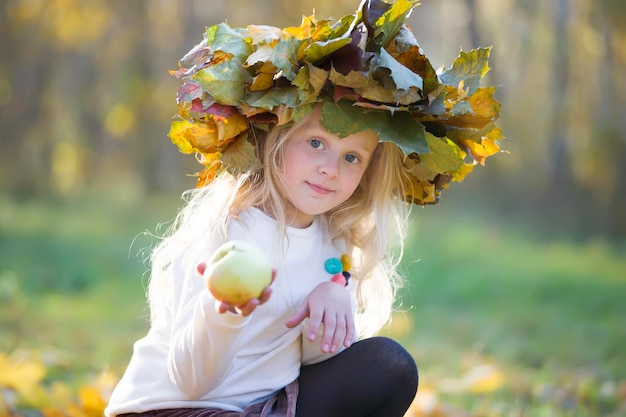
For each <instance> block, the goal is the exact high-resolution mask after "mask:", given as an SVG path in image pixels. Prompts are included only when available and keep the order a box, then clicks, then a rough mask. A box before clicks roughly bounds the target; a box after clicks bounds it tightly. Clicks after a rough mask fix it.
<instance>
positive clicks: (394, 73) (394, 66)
mask: <svg viewBox="0 0 626 417" xmlns="http://www.w3.org/2000/svg"><path fill="white" fill-rule="evenodd" d="M375 65H376V66H377V67H379V68H387V69H388V70H389V76H390V77H391V79H392V80H393V82H394V84H395V85H396V88H398V89H400V90H407V91H408V90H409V89H411V88H412V87H414V88H417V89H419V90H422V88H423V87H424V81H423V80H422V77H420V76H419V75H417V74H416V73H414V72H413V71H411V70H410V69H408V68H407V67H405V66H404V65H402V64H400V63H399V62H398V61H397V60H396V59H395V58H394V57H392V56H391V55H389V53H388V52H387V51H385V50H384V49H382V48H381V50H380V55H379V58H378V61H377V62H376V64H375Z"/></svg>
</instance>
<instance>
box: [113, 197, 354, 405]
mask: <svg viewBox="0 0 626 417" xmlns="http://www.w3.org/2000/svg"><path fill="white" fill-rule="evenodd" d="M277 232H278V231H277V225H276V222H275V221H274V220H273V219H271V218H270V217H268V216H267V215H265V214H264V213H263V212H261V211H260V210H258V209H255V208H252V209H249V210H247V211H246V212H244V213H243V214H242V215H240V216H239V217H238V219H236V220H233V222H232V225H231V229H230V232H229V238H230V239H231V240H234V239H243V240H247V241H250V242H253V243H255V244H256V245H258V247H260V248H261V249H262V250H263V251H264V252H265V253H266V255H267V256H268V257H269V259H270V260H271V261H272V264H273V266H274V267H275V268H276V269H277V274H276V279H275V281H274V283H273V284H272V288H273V293H272V296H271V298H270V300H269V301H268V302H267V303H265V304H263V305H261V306H259V307H258V308H257V309H256V310H255V311H254V313H253V314H252V315H250V316H249V317H241V316H239V315H236V314H231V313H226V314H218V313H217V312H216V311H215V302H214V300H213V299H212V297H211V295H210V293H209V292H208V290H207V289H206V287H205V285H204V280H203V278H202V277H201V276H200V275H199V274H198V272H196V269H195V266H194V265H187V266H183V265H182V264H181V262H180V261H174V264H173V277H174V279H173V280H172V281H173V283H172V284H173V285H172V288H171V289H170V293H171V297H170V300H171V301H170V302H169V303H168V305H167V308H164V309H163V310H162V312H161V313H160V314H159V315H158V316H157V317H156V318H155V319H154V320H153V322H152V326H151V328H150V330H149V332H148V334H147V335H146V336H145V337H144V338H142V339H140V340H139V341H137V342H136V343H135V346H134V352H133V355H132V358H131V360H130V364H129V365H128V368H127V370H126V372H125V374H124V375H123V377H122V379H121V381H120V382H119V384H118V385H117V387H116V388H115V390H114V391H113V394H112V395H111V398H110V401H109V404H108V407H107V409H106V410H105V415H106V416H108V417H112V416H115V415H117V414H122V413H129V412H142V411H147V410H155V409H165V408H211V407H213V408H219V409H224V410H233V411H241V410H242V409H243V408H245V407H246V406H248V405H250V404H253V403H256V402H258V401H262V400H265V399H267V398H269V397H270V396H271V395H272V394H273V393H275V392H276V391H277V390H279V389H281V388H283V387H284V386H286V385H287V384H289V383H290V382H291V381H293V380H294V379H296V378H297V377H298V374H299V369H300V366H301V365H302V364H305V365H307V364H312V363H316V362H320V361H322V360H325V359H327V358H329V357H331V355H329V354H324V353H322V352H321V351H320V346H319V343H320V337H318V338H317V340H316V341H315V342H313V343H311V342H309V341H308V340H307V339H306V337H302V333H303V331H306V325H307V321H305V323H303V324H301V325H300V326H298V327H296V328H294V329H289V328H287V327H286V326H285V321H286V320H287V319H288V318H289V317H290V316H291V314H292V313H293V310H294V309H295V308H297V307H298V306H299V305H300V303H302V301H303V300H304V299H305V297H306V296H307V295H308V294H309V292H310V291H311V290H312V289H313V288H314V287H315V286H316V285H318V284H319V283H321V282H324V281H328V280H329V279H330V278H331V276H330V274H328V273H327V272H326V271H325V269H324V262H325V261H326V260H327V259H329V258H331V257H340V256H341V253H342V252H341V249H340V248H338V247H337V246H335V245H333V244H332V242H331V241H330V238H329V234H328V227H327V225H326V222H325V221H324V219H323V218H321V217H319V218H317V219H316V220H315V221H314V222H313V224H312V225H311V226H309V227H308V228H305V229H296V228H288V229H287V236H286V237H285V239H286V240H285V241H284V244H283V245H282V246H283V248H282V249H281V248H280V246H281V245H280V242H281V240H280V239H277ZM354 304H355V303H354V301H353V308H354Z"/></svg>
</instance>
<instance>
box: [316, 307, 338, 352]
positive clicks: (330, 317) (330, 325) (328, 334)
mask: <svg viewBox="0 0 626 417" xmlns="http://www.w3.org/2000/svg"><path fill="white" fill-rule="evenodd" d="M336 327H337V317H336V316H335V314H329V313H328V312H326V313H325V314H324V333H323V334H322V341H321V342H320V349H321V350H322V352H324V353H329V352H330V348H331V343H332V342H333V338H334V334H335V329H336Z"/></svg>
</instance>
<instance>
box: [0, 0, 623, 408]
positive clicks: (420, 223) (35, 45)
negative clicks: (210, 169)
mask: <svg viewBox="0 0 626 417" xmlns="http://www.w3.org/2000/svg"><path fill="white" fill-rule="evenodd" d="M357 6H358V0H300V1H296V0H230V1H226V0H178V1H169V0H4V1H2V2H1V3H0V39H1V40H0V303H1V305H0V328H1V330H0V388H2V391H1V392H2V393H3V394H2V395H0V416H4V415H11V416H15V415H19V414H16V410H24V409H41V410H44V409H45V407H48V408H49V407H51V406H57V407H60V408H61V409H63V408H65V409H67V408H68V407H70V405H71V406H72V407H74V406H76V404H75V402H76V400H75V397H73V396H72V395H71V394H69V393H68V392H66V391H67V390H66V391H64V390H63V389H61V388H59V387H60V385H55V384H56V383H57V382H58V381H62V382H63V384H66V385H62V386H68V387H73V388H72V389H75V390H79V389H81V391H80V396H79V398H80V401H79V402H80V404H81V405H80V407H82V408H81V410H82V411H81V412H82V413H83V414H80V413H79V412H78V411H75V412H74V413H73V414H71V415H74V416H77V415H99V414H98V412H99V411H101V408H102V407H103V402H104V401H106V398H107V392H108V391H107V390H108V389H110V387H111V386H112V385H113V384H114V381H115V380H116V378H117V377H119V375H120V374H121V372H122V371H123V369H124V366H125V364H126V361H127V360H128V357H129V355H130V351H131V347H132V343H133V342H134V340H135V339H136V338H138V337H140V336H141V335H142V334H143V333H144V332H145V330H146V328H147V324H146V316H147V314H146V311H145V309H144V304H143V302H144V301H143V283H145V279H146V275H145V265H143V264H142V263H141V259H140V257H141V253H142V250H141V248H142V247H145V246H149V245H150V244H152V243H153V241H152V240H151V239H150V234H147V235H142V232H143V231H144V230H148V231H150V232H152V231H154V230H155V227H156V225H157V223H159V222H166V221H167V220H168V219H171V218H172V217H173V215H174V213H175V210H176V209H177V207H179V206H180V205H181V204H182V203H181V200H180V194H181V193H182V191H183V190H185V189H187V188H191V187H193V185H194V178H192V177H190V176H188V175H186V174H191V173H194V172H196V171H197V170H198V167H199V166H198V165H197V163H196V162H195V161H194V160H193V158H192V157H190V156H185V155H182V154H180V153H179V152H178V151H177V149H176V147H175V146H174V145H172V144H171V143H170V141H169V139H168V138H167V136H166V135H167V132H168V130H169V124H170V119H171V117H172V116H173V115H174V114H175V113H176V112H177V108H176V103H175V95H176V89H177V87H178V80H176V79H175V78H174V77H172V76H170V75H169V73H168V70H171V69H176V68H177V62H178V60H179V59H180V58H181V57H182V56H183V55H184V54H185V53H186V52H187V51H188V50H189V49H191V48H192V47H193V46H194V45H195V44H197V43H198V42H200V40H201V39H202V34H203V32H204V30H205V28H206V27H207V26H210V25H213V24H216V23H219V22H221V21H224V20H228V22H229V23H230V25H231V26H243V25H247V24H250V23H255V24H268V25H274V26H280V27H284V26H296V25H299V24H300V21H301V18H302V16H303V15H310V14H311V13H312V12H313V10H315V14H316V16H317V17H318V19H325V18H339V17H341V16H343V15H345V14H349V13H352V12H353V11H354V10H355V9H356V7H357ZM408 24H409V26H410V27H411V29H412V30H413V32H414V34H415V35H416V38H417V40H418V42H419V43H420V45H421V47H422V49H423V50H424V52H425V53H426V55H427V56H428V57H429V58H430V61H431V62H432V64H433V65H434V66H435V67H438V66H446V67H448V66H450V65H451V64H452V62H453V60H454V59H455V58H456V56H457V55H458V53H459V51H460V50H464V51H469V50H470V49H472V48H474V47H479V46H488V45H493V50H492V55H491V60H490V66H491V67H492V68H493V69H492V71H490V72H489V73H488V74H487V78H488V79H489V80H488V81H489V84H495V85H498V86H500V87H499V89H498V91H497V93H496V97H497V98H498V100H499V101H501V102H502V104H503V111H502V117H501V119H500V121H499V123H498V124H499V126H500V127H501V128H502V130H503V132H504V135H505V136H506V137H507V139H506V140H504V141H502V142H501V146H502V148H503V149H504V150H506V151H507V152H506V153H501V154H498V155H496V156H493V157H491V158H489V159H488V161H487V163H486V167H477V168H476V169H475V170H474V172H473V173H472V174H470V175H469V176H468V178H467V179H466V180H465V182H464V183H463V184H452V185H451V186H450V189H449V190H447V191H444V192H443V195H442V200H441V201H440V203H439V204H438V205H437V206H431V207H426V208H424V209H423V210H421V209H420V210H418V213H417V215H416V217H417V218H418V219H417V221H416V224H417V226H416V228H415V230H416V233H415V235H414V236H411V237H410V242H409V244H410V245H409V249H408V250H407V256H408V258H409V261H408V262H407V263H406V268H407V270H408V271H409V272H410V273H411V276H412V277H413V279H412V282H411V284H410V285H409V287H408V289H407V290H406V292H405V293H404V297H405V299H404V302H403V305H404V306H406V307H408V308H407V309H406V311H404V312H400V313H399V314H398V320H396V321H395V322H394V323H395V324H394V325H393V326H392V327H391V328H390V329H389V332H391V333H393V334H394V335H395V336H397V337H398V338H400V339H402V340H403V341H404V342H405V344H406V345H407V346H408V347H409V349H411V351H412V352H414V354H415V356H416V357H417V358H418V363H420V365H423V366H422V367H421V368H420V369H421V370H422V389H421V392H422V394H421V395H422V397H421V399H420V401H418V402H417V403H416V404H417V405H416V406H415V407H414V408H413V409H412V413H413V414H411V415H415V416H427V415H428V416H439V417H442V416H456V417H461V416H470V415H472V416H483V415H484V416H500V415H502V416H504V415H507V416H513V415H515V416H522V415H524V416H527V415H530V416H535V415H536V416H539V415H541V416H557V415H559V416H560V415H563V416H574V415H576V416H587V415H588V416H605V415H606V416H608V415H611V416H613V415H614V416H618V415H624V414H621V413H626V354H625V353H624V348H623V347H624V345H625V344H626V325H625V322H624V319H625V318H626V307H625V306H624V301H623V300H624V299H625V298H626V117H625V116H626V77H625V68H626V2H624V1H622V0H595V1H592V0H552V1H541V0H423V1H422V4H421V5H420V6H419V7H417V9H416V10H415V11H414V12H413V14H412V15H411V17H410V19H409V21H408ZM136 238H137V240H138V241H140V242H133V241H134V239H136ZM144 238H147V242H146V241H145V239H144ZM137 252H139V255H140V256H139V257H138V256H136V255H137ZM413 258H415V259H420V260H421V261H420V262H413V261H412V259H413ZM103 370H106V372H105V371H103ZM466 371H467V372H469V373H468V374H463V372H466ZM19 375H21V376H19ZM24 375H27V377H25V376H24ZM451 378H452V379H451ZM472 378H473V379H472ZM96 380H97V381H98V382H97V383H96V382H93V381H96ZM16 381H18V382H16ZM85 381H91V382H85ZM86 384H92V385H94V384H95V385H94V386H96V387H98V390H99V391H97V392H99V393H100V394H99V396H98V395H95V396H94V395H91V394H90V391H89V390H86V391H85V390H84V389H82V388H80V387H83V388H84V387H85V386H86ZM3 387H4V388H3ZM7 388H8V389H9V391H11V392H13V391H15V392H17V394H18V395H17V396H14V395H11V396H8V394H7V392H9V391H8V390H7ZM459 392H465V393H466V394H467V395H466V396H461V397H458V396H455V395H454V394H458V393H459ZM33 393H35V394H33ZM446 393H447V394H446ZM485 394H489V395H490V396H488V397H484V396H481V395H485ZM440 395H449V396H448V397H440ZM450 395H451V396H450ZM418 397H419V396H418ZM442 398H443V399H442ZM451 404H452V406H453V408H450V407H449V406H450V405H451ZM94 410H95V411H94ZM462 410H465V411H462ZM514 411H515V412H514ZM3 412H4V413H5V414H3ZM90 413H92V414H90ZM42 414H44V415H60V414H46V413H45V412H42ZM29 415H30V414H29ZM68 415H69V414H68Z"/></svg>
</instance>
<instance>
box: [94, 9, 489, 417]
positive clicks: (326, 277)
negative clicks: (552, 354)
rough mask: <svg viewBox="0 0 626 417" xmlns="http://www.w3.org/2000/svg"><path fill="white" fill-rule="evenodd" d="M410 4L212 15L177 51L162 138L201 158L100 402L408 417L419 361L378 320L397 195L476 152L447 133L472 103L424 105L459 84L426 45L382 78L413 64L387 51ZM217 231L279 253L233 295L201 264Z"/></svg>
mask: <svg viewBox="0 0 626 417" xmlns="http://www.w3.org/2000/svg"><path fill="white" fill-rule="evenodd" d="M414 3H415V2H411V1H408V0H406V1H399V2H396V3H395V4H394V5H388V4H386V3H383V2H382V1H380V2H377V1H366V2H364V4H363V7H362V8H361V10H360V11H359V12H358V13H356V14H355V15H353V16H346V17H344V18H342V19H341V20H340V21H339V23H338V24H336V25H334V26H331V25H330V24H329V22H316V21H315V20H314V19H313V17H310V18H305V20H304V21H303V24H302V26H300V27H299V28H287V29H284V30H280V29H276V28H270V27H265V26H264V27H261V26H249V27H248V28H244V29H232V28H230V27H228V26H227V25H225V24H221V25H217V26H214V27H211V28H208V29H207V33H206V35H205V39H204V41H203V42H202V43H201V44H200V45H198V46H197V47H196V48H194V49H193V50H192V51H190V53H189V54H188V55H187V56H186V57H185V58H183V60H182V61H181V67H182V66H183V65H185V66H186V68H184V67H183V68H182V69H181V70H180V71H179V72H177V73H176V74H175V75H177V76H179V77H181V78H183V79H184V80H185V82H184V83H183V86H182V87H181V88H180V90H179V94H178V102H179V107H180V116H181V118H180V120H177V121H175V122H174V123H173V124H172V130H171V131H170V137H171V138H172V140H173V141H174V142H175V143H176V144H177V145H178V146H179V147H180V148H181V150H183V151H184V152H196V153H198V154H199V155H200V161H201V162H202V163H203V164H204V165H205V169H204V171H203V172H202V173H201V174H200V179H199V185H200V187H199V188H197V189H196V190H194V191H191V192H189V194H188V197H189V199H188V201H187V203H186V205H185V207H183V209H182V210H181V212H180V213H179V215H178V217H177V220H176V222H175V224H174V226H173V227H172V228H171V230H170V233H169V234H168V235H167V236H166V237H165V238H164V239H163V240H162V241H161V242H160V244H159V245H158V246H157V247H156V248H155V250H154V252H153V254H152V259H151V260H152V265H151V266H152V273H151V281H150V287H149V299H150V308H151V328H150V331H149V332H148V334H147V335H146V336H145V337H144V338H143V339H141V340H139V341H138V342H137V343H136V344H135V348H134V354H133V356H132V359H131V361H130V364H129V366H128V368H127V371H126V373H125V374H124V376H123V378H122V379H121V381H120V382H119V384H118V386H117V387H116V389H115V390H114V392H113V394H112V396H111V398H110V402H109V405H108V407H107V409H106V412H105V413H106V415H107V416H110V417H112V416H119V415H133V416H160V417H166V416H180V417H182V416H197V417H200V416H202V417H218V416H221V417H235V416H248V417H250V416H259V417H261V416H263V417H269V416H276V417H278V416H280V417H284V416H290V417H293V416H298V417H306V416H315V417H320V416H323V417H333V416H337V417H349V416H363V417H364V416H385V417H394V416H397V417H401V416H403V415H404V413H405V412H406V410H407V409H408V407H409V405H410V403H411V402H412V400H413V398H414V396H415V393H416V390H417V383H418V376H417V368H416V366H415V363H414V361H413V359H412V357H411V355H410V354H409V353H408V352H407V351H406V350H405V349H403V348H402V347H401V346H400V345H399V344H397V343H396V342H394V341H392V340H391V339H388V338H384V337H373V335H374V334H375V333H376V332H377V331H378V330H379V329H380V328H381V327H382V326H383V325H384V324H385V323H386V322H387V321H388V320H389V317H390V312H391V308H392V303H393V301H394V295H395V290H396V288H397V286H398V284H399V282H400V278H399V276H398V275H397V273H396V270H395V269H396V266H397V264H398V261H399V259H400V257H401V255H402V241H403V238H404V235H405V232H406V225H407V224H408V216H409V211H410V204H407V201H408V202H415V203H420V204H425V203H429V202H434V201H435V197H436V196H437V195H438V193H439V192H440V190H441V188H442V187H443V185H444V184H445V183H446V179H447V180H449V178H453V177H454V176H455V175H457V179H458V177H459V175H461V174H460V173H461V172H462V171H463V170H465V172H467V169H466V168H464V166H465V165H468V164H467V162H466V160H467V159H468V158H471V157H472V156H475V155H474V154H471V155H470V154H469V153H467V154H466V153H463V152H462V151H461V149H460V147H459V145H458V144H457V143H456V142H454V141H452V140H450V139H449V138H447V137H446V136H445V133H446V132H447V128H448V127H449V126H452V127H454V129H457V130H456V131H457V132H458V130H459V129H463V126H465V125H467V122H468V121H471V117H469V118H468V117H465V118H464V119H463V120H459V121H458V123H456V122H455V119H454V116H453V115H450V114H448V112H449V109H445V108H444V109H443V110H441V111H443V112H444V113H445V114H444V113H442V114H437V113H435V112H434V111H431V112H430V114H428V111H427V110H425V109H427V108H428V107H429V106H428V104H429V102H430V101H431V100H432V102H435V101H436V97H437V95H436V94H432V93H433V92H435V91H436V90H437V89H438V90H440V92H441V94H444V95H447V97H452V98H454V97H453V94H454V93H449V92H446V89H445V84H443V83H441V84H439V81H438V79H437V76H436V75H435V74H434V72H432V73H431V72H430V70H428V69H426V70H424V68H425V64H426V63H427V62H428V61H427V60H425V57H423V55H421V53H420V54H419V55H416V56H415V57H414V58H415V59H414V60H418V61H419V63H418V65H417V66H418V67H419V69H417V68H416V69H411V72H412V73H413V74H414V75H415V76H416V77H417V74H422V75H420V76H419V78H420V80H421V82H418V83H417V84H415V85H411V86H409V85H404V84H403V85H402V87H403V90H404V92H402V91H400V90H399V87H398V85H397V84H398V83H400V78H397V79H396V80H395V81H394V76H396V75H398V74H399V72H402V71H403V70H401V69H400V67H402V68H407V67H405V66H404V64H401V63H400V62H405V63H407V65H408V62H409V61H408V60H406V59H402V58H401V54H398V52H399V51H400V50H403V51H405V52H406V51H407V49H406V48H405V47H406V46H411V45H413V44H414V41H412V40H411V39H410V38H409V39H408V41H407V39H406V35H407V30H406V28H405V26H403V25H402V23H403V21H404V19H405V18H406V16H407V15H408V13H409V12H410V10H411V9H412V8H413V7H414V5H415V4H414ZM389 27H395V29H394V30H391V31H389V30H388V28H389ZM401 35H402V36H401ZM418 49H419V48H418ZM388 50H389V51H392V52H393V53H394V54H395V58H394V56H392V55H390V54H389V52H387V51H388ZM285 57H289V59H284V58H285ZM390 59H395V60H396V62H397V66H398V67H396V65H395V64H393V65H392V64H391V60H390ZM373 61H376V62H378V64H376V65H374V64H373ZM381 62H387V64H385V65H386V66H385V67H381V66H380V64H381ZM388 67H391V68H388ZM382 68H386V69H389V70H390V71H389V72H388V73H385V72H384V71H381V69H382ZM408 68H411V67H410V66H409V67H408ZM336 69H341V71H343V72H342V73H340V72H338V70H336ZM357 72H358V74H360V76H359V77H360V78H358V77H357V75H358V74H357ZM348 74H351V76H349V75H348ZM407 75H408V74H404V77H403V78H405V79H406V78H407ZM414 79H415V80H417V78H415V77H414ZM368 80H369V81H368ZM374 80H376V83H377V84H375V83H374V82H373V81H374ZM435 83H437V84H435ZM390 88H391V89H390ZM455 91H456V90H455ZM470 93H471V94H468V93H467V92H466V93H464V94H463V97H462V98H459V99H458V100H459V101H463V100H465V99H466V98H468V97H469V98H471V97H472V95H473V93H474V92H470ZM429 94H431V95H432V97H430V98H429ZM374 97H378V100H374ZM383 98H387V99H389V101H390V102H391V101H393V102H394V103H395V104H393V105H392V104H389V103H385V102H384V101H383V100H382V99H383ZM483 99H484V97H483ZM403 102H404V103H405V104H402V103H403ZM346 103H348V105H346ZM424 106H425V107H424ZM395 113H402V114H403V115H400V116H399V115H397V114H395ZM446 115H447V119H446V123H447V124H445V125H444V124H442V125H441V126H439V125H437V124H436V123H434V122H433V120H435V119H436V118H437V117H442V116H446ZM405 116H406V117H405ZM420 117H425V118H427V120H426V119H424V120H426V122H423V120H422V119H420ZM427 122H430V123H431V124H430V125H429V124H427ZM461 122H462V123H461ZM457 125H458V126H457ZM426 127H428V129H429V130H432V131H434V132H443V133H444V135H443V136H434V134H432V133H430V132H427V130H426ZM472 128H474V127H472ZM394 132H395V133H394ZM492 138H493V135H492ZM434 141H438V142H434ZM478 143H479V144H480V143H481V142H480V140H479V141H478ZM448 148H450V149H451V150H452V151H454V152H452V151H451V150H449V149H448ZM418 151H419V152H421V153H418ZM428 154H430V155H432V156H433V157H434V158H435V159H436V160H433V159H431V160H430V162H429V157H428V156H427V155H428ZM454 155H457V157H458V159H459V161H460V162H459V163H458V164H457V165H456V166H452V165H454V164H451V163H450V159H453V156H454ZM444 156H445V157H446V158H447V162H445V163H444V162H440V161H439V159H443V158H442V157H444ZM446 164H447V165H446ZM230 240H246V241H248V242H251V243H252V244H254V245H256V246H258V247H259V248H260V249H262V250H263V251H264V253H265V254H266V255H267V257H268V258H269V259H270V261H271V263H272V265H273V267H274V274H273V275H274V276H273V282H272V283H271V284H270V286H268V287H267V288H266V289H265V290H264V291H263V292H262V294H261V295H260V296H259V298H257V299H253V300H251V301H249V302H247V303H246V304H244V305H229V304H227V303H226V302H224V301H222V300H217V299H215V298H214V297H213V296H212V295H211V293H210V292H209V291H208V290H207V287H206V284H205V282H204V279H203V276H202V272H203V271H204V269H205V267H206V264H205V262H206V261H207V259H208V258H209V257H210V255H211V253H212V252H213V251H214V250H215V249H216V248H217V247H218V246H219V245H221V244H222V243H224V242H227V241H230Z"/></svg>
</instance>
